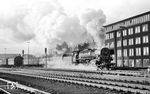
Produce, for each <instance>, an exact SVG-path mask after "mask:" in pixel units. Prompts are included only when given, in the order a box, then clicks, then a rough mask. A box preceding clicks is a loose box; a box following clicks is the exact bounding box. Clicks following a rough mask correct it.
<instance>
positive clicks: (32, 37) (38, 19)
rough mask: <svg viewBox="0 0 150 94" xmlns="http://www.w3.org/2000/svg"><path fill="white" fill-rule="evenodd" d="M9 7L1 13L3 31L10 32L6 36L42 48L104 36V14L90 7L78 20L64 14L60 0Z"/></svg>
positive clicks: (98, 38)
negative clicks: (7, 10)
mask: <svg viewBox="0 0 150 94" xmlns="http://www.w3.org/2000/svg"><path fill="white" fill-rule="evenodd" d="M18 2H19V1H18ZM13 4H14V3H13ZM10 10H11V12H4V13H1V14H3V15H1V16H0V31H1V32H3V31H5V32H9V36H7V39H10V40H13V41H15V42H25V41H32V42H35V43H34V44H36V45H39V46H42V47H43V48H44V47H49V48H55V47H56V45H57V44H61V43H63V42H64V41H65V42H67V44H69V45H77V44H78V43H82V42H84V41H90V40H93V39H94V40H95V41H96V42H98V41H101V40H100V39H104V32H103V30H102V25H103V24H104V22H105V16H104V14H103V12H102V11H101V10H98V11H96V10H92V9H89V10H88V11H85V12H84V13H83V14H82V15H81V17H80V19H79V17H78V16H77V15H68V14H67V13H65V10H64V9H63V7H62V6H61V5H60V4H59V2H57V0H52V1H51V2H49V1H47V0H45V1H42V0H38V1H37V2H35V1H34V0H31V2H28V3H26V4H25V5H23V6H22V3H20V4H17V5H15V4H14V5H13V9H11V7H10ZM81 23H82V24H81ZM6 34H7V33H3V34H2V35H3V36H6ZM100 37H101V38H100ZM101 43H102V42H101Z"/></svg>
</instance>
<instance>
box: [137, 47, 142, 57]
mask: <svg viewBox="0 0 150 94" xmlns="http://www.w3.org/2000/svg"><path fill="white" fill-rule="evenodd" d="M136 56H141V48H136Z"/></svg>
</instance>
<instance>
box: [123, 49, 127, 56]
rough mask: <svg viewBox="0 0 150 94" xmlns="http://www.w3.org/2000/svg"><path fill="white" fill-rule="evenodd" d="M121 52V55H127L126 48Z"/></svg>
mask: <svg viewBox="0 0 150 94" xmlns="http://www.w3.org/2000/svg"><path fill="white" fill-rule="evenodd" d="M123 53H124V54H123V55H124V56H126V57H127V49H124V50H123Z"/></svg>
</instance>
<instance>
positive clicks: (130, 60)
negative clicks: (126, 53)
mask: <svg viewBox="0 0 150 94" xmlns="http://www.w3.org/2000/svg"><path fill="white" fill-rule="evenodd" d="M129 67H134V59H129Z"/></svg>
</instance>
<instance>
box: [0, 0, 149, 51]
mask: <svg viewBox="0 0 150 94" xmlns="http://www.w3.org/2000/svg"><path fill="white" fill-rule="evenodd" d="M87 8H89V9H94V10H99V9H101V10H102V11H103V13H104V14H105V16H106V22H105V24H109V23H112V22H115V21H119V20H122V19H125V18H128V17H131V16H134V15H137V14H140V13H144V12H147V11H150V0H0V53H4V48H7V53H21V50H22V49H24V50H25V53H27V48H28V45H27V43H26V42H27V41H30V45H29V47H30V53H34V54H38V53H40V52H43V53H44V49H43V48H44V47H46V45H43V44H46V43H45V41H43V40H45V39H44V38H45V37H50V38H48V39H49V40H50V39H51V38H53V37H56V36H55V34H53V33H52V34H50V35H49V34H47V32H44V31H46V28H48V30H51V28H50V27H49V26H48V25H47V23H51V22H52V21H53V20H52V19H50V18H46V17H45V16H47V17H54V18H53V19H56V20H62V19H61V17H62V15H63V16H66V15H67V17H68V18H70V19H72V18H71V17H74V18H75V16H76V17H78V15H80V14H82V11H83V10H84V9H87ZM52 10H55V13H53V15H51V14H48V13H51V11H52ZM56 14H57V15H56ZM55 15H56V16H58V15H61V17H59V19H57V18H55ZM42 17H43V18H42ZM68 18H67V21H69V20H68ZM41 19H42V20H41ZM65 19H66V17H65ZM47 20H49V21H47ZM51 20H52V21H51ZM53 22H55V21H53ZM45 23H46V24H45ZM39 24H40V25H39ZM54 24H55V23H54ZM57 25H58V24H57ZM43 26H44V27H43ZM62 28H63V27H62V25H61V29H62ZM53 29H54V28H53ZM37 31H38V32H37ZM35 33H36V34H35ZM41 34H43V35H44V36H42V35H41ZM56 35H57V34H56ZM35 36H36V37H35ZM37 40H38V41H37ZM41 41H42V43H41ZM37 44H38V45H37Z"/></svg>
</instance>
